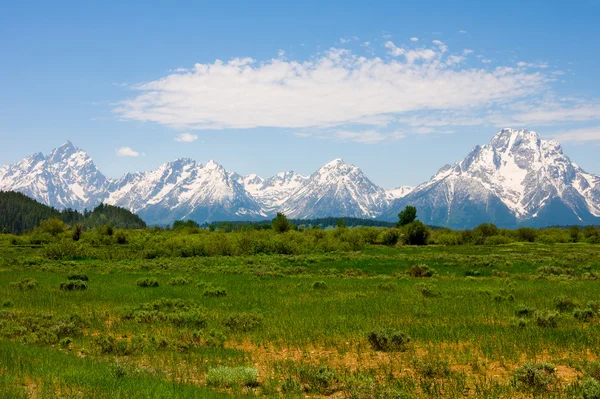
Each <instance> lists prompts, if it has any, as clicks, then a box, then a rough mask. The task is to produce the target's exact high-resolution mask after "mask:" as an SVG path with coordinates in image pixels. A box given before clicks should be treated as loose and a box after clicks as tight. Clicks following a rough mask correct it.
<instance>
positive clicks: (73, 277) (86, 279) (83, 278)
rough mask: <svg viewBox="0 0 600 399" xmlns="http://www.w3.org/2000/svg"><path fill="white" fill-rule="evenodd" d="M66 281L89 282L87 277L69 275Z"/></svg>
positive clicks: (83, 275)
mask: <svg viewBox="0 0 600 399" xmlns="http://www.w3.org/2000/svg"><path fill="white" fill-rule="evenodd" d="M67 280H81V281H90V279H89V278H88V276H87V275H85V274H69V275H68V276H67Z"/></svg>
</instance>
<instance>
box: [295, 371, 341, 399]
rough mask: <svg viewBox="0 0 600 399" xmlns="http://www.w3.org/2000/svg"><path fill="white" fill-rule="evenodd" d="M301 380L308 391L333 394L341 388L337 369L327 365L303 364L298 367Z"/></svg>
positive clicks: (327, 394)
mask: <svg viewBox="0 0 600 399" xmlns="http://www.w3.org/2000/svg"><path fill="white" fill-rule="evenodd" d="M298 374H299V377H300V382H301V384H302V385H304V390H305V391H306V392H308V393H318V394H320V395H326V396H329V395H332V394H333V393H334V392H336V391H337V389H338V388H339V387H338V385H339V382H340V378H339V377H338V374H337V373H336V372H335V370H332V369H330V368H329V367H325V366H302V367H300V368H299V369H298Z"/></svg>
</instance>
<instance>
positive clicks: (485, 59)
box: [481, 58, 492, 64]
mask: <svg viewBox="0 0 600 399" xmlns="http://www.w3.org/2000/svg"><path fill="white" fill-rule="evenodd" d="M481 62H483V63H484V64H489V63H490V62H492V60H490V59H487V58H484V59H483V60H481Z"/></svg>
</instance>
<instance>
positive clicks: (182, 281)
mask: <svg viewBox="0 0 600 399" xmlns="http://www.w3.org/2000/svg"><path fill="white" fill-rule="evenodd" d="M191 281H192V280H191V279H189V278H188V277H173V278H172V279H170V280H169V281H168V282H167V284H169V285H175V286H179V285H187V284H189V283H190V282H191Z"/></svg>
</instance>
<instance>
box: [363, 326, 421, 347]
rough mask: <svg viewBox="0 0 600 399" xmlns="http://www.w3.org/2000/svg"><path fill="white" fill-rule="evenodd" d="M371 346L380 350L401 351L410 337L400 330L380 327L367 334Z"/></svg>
mask: <svg viewBox="0 0 600 399" xmlns="http://www.w3.org/2000/svg"><path fill="white" fill-rule="evenodd" d="M367 340H368V341H369V344H371V348H373V350H376V351H382V352H402V351H405V350H406V348H407V345H408V343H409V342H410V337H409V336H408V335H406V334H404V333H403V332H401V331H397V330H392V329H380V330H376V331H371V332H369V333H368V334H367Z"/></svg>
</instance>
